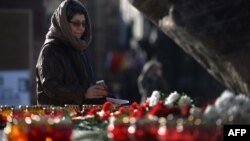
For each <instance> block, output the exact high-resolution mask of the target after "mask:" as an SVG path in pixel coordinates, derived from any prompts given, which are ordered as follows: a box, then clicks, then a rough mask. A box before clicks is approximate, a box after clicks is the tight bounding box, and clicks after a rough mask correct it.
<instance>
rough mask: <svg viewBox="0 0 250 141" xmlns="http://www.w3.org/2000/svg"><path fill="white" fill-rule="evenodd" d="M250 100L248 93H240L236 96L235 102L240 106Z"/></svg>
mask: <svg viewBox="0 0 250 141" xmlns="http://www.w3.org/2000/svg"><path fill="white" fill-rule="evenodd" d="M248 101H249V98H248V97H247V96H246V95H243V94H239V95H237V96H236V97H235V104H236V105H239V106H243V105H245V103H247V102H248Z"/></svg>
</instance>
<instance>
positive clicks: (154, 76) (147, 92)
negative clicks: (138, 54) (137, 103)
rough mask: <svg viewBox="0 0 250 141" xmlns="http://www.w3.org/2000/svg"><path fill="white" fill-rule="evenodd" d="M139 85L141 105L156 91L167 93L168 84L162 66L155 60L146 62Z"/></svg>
mask: <svg viewBox="0 0 250 141" xmlns="http://www.w3.org/2000/svg"><path fill="white" fill-rule="evenodd" d="M137 84H138V89H139V93H140V95H141V103H143V102H145V101H146V100H147V98H148V97H150V96H151V94H152V92H153V91H154V90H158V91H160V92H166V90H167V83H166V81H165V79H164V77H163V75H162V64H161V63H160V62H159V61H157V60H154V59H152V60H150V61H148V62H146V63H145V64H144V66H143V68H142V71H141V73H140V75H139V77H138V79H137Z"/></svg>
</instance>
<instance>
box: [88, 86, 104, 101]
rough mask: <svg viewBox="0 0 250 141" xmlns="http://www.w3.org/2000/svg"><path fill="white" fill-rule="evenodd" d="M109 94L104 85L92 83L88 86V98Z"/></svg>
mask: <svg viewBox="0 0 250 141" xmlns="http://www.w3.org/2000/svg"><path fill="white" fill-rule="evenodd" d="M107 94H108V92H107V89H106V88H105V87H103V86H102V85H92V86H90V87H89V88H88V90H87V92H86V94H85V98H86V99H97V98H103V97H106V96H107Z"/></svg>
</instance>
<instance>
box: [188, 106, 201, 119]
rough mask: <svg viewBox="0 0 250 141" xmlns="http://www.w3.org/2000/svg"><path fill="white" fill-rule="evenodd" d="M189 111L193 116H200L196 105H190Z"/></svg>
mask: <svg viewBox="0 0 250 141" xmlns="http://www.w3.org/2000/svg"><path fill="white" fill-rule="evenodd" d="M189 112H190V114H191V115H192V116H194V117H200V116H201V115H202V112H201V109H200V108H198V107H192V108H191V109H190V111H189Z"/></svg>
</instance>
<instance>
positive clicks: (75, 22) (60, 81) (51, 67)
mask: <svg viewBox="0 0 250 141" xmlns="http://www.w3.org/2000/svg"><path fill="white" fill-rule="evenodd" d="M90 41H91V25H90V19H89V16H88V12H87V10H86V8H85V7H84V5H83V4H82V3H81V2H80V1H78V0H64V1H63V2H62V3H61V4H60V5H59V6H58V7H57V9H56V10H55V11H54V13H53V15H52V17H51V26H50V28H49V31H48V33H47V35H46V39H45V42H44V44H43V46H42V48H41V51H40V55H39V57H38V61H37V64H36V83H37V100H38V104H42V105H56V106H64V105H65V104H74V105H82V104H102V103H103V102H105V97H106V96H107V91H106V89H105V87H103V86H101V85H95V82H96V80H95V75H94V72H93V69H92V65H91V63H90V60H89V58H88V53H87V49H88V46H89V44H90Z"/></svg>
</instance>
